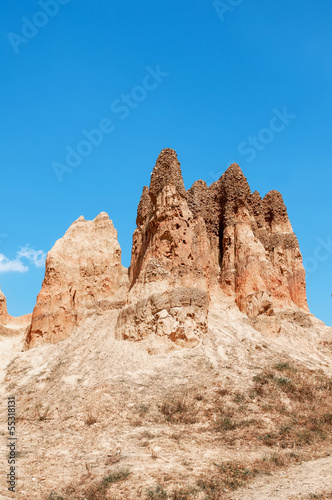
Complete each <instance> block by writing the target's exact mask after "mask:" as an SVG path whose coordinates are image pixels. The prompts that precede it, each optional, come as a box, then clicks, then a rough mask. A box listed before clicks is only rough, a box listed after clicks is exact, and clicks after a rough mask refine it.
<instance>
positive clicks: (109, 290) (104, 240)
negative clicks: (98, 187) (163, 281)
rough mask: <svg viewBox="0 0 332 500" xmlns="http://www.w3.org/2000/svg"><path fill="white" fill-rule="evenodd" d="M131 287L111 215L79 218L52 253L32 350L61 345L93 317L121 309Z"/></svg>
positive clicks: (33, 330)
mask: <svg viewBox="0 0 332 500" xmlns="http://www.w3.org/2000/svg"><path fill="white" fill-rule="evenodd" d="M127 284H128V276H127V270H126V269H125V268H124V267H122V265H121V249H120V245H119V243H118V240H117V232H116V230H115V229H114V226H113V223H112V221H111V220H110V219H109V217H108V215H107V214H106V213H101V214H100V215H98V216H97V217H96V218H95V219H94V220H93V221H86V220H84V218H83V217H80V218H79V219H78V220H77V221H75V222H74V223H73V224H72V225H71V226H70V228H69V229H68V231H67V232H66V234H65V235H64V236H63V238H61V239H60V240H58V241H57V242H56V243H55V245H54V247H53V248H52V250H51V251H50V252H49V253H48V255H47V259H46V270H45V278H44V281H43V285H42V289H41V291H40V293H39V295H38V297H37V303H36V306H35V308H34V310H33V314H32V322H31V326H30V328H29V330H28V332H27V337H26V343H27V346H28V347H33V346H35V345H36V344H39V343H43V342H50V343H57V342H59V341H60V340H63V339H65V338H67V337H68V336H69V335H70V334H71V332H72V330H73V329H74V327H75V326H76V325H78V324H79V323H80V321H81V320H82V319H83V318H85V317H87V316H88V315H89V314H96V313H100V312H102V311H104V310H107V309H116V308H120V307H122V305H123V304H124V297H125V292H126V290H127Z"/></svg>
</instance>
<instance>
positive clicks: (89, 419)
mask: <svg viewBox="0 0 332 500" xmlns="http://www.w3.org/2000/svg"><path fill="white" fill-rule="evenodd" d="M96 422H97V416H96V415H95V413H93V411H92V409H91V408H89V409H88V411H87V414H86V417H85V423H86V425H93V424H95V423H96Z"/></svg>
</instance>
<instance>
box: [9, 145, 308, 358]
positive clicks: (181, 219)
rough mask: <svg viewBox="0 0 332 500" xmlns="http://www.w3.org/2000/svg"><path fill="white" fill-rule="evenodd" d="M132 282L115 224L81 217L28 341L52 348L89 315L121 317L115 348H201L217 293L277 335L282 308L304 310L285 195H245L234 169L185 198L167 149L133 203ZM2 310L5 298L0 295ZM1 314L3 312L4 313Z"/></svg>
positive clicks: (50, 263)
mask: <svg viewBox="0 0 332 500" xmlns="http://www.w3.org/2000/svg"><path fill="white" fill-rule="evenodd" d="M136 224H137V227H136V229H135V232H134V234H133V246H132V256H131V265H130V269H129V281H128V273H127V271H126V270H125V269H124V268H123V267H122V266H121V250H120V247H119V244H118V241H117V233H116V230H115V228H114V226H113V223H112V221H111V220H110V219H109V217H108V215H107V214H106V213H105V212H102V213H101V214H99V215H98V216H97V217H96V218H95V219H94V220H93V221H86V220H85V219H84V217H83V216H81V217H79V218H78V219H77V220H76V221H75V222H74V223H73V224H72V225H71V226H70V228H69V229H68V231H67V232H66V234H65V235H64V237H63V238H61V239H60V240H59V241H57V242H56V244H55V245H54V247H53V249H52V250H51V251H50V252H49V254H48V256H47V260H46V271H45V279H44V282H43V285H42V289H41V292H40V294H39V295H38V298H37V304H36V306H35V308H34V311H33V317H32V324H31V327H30V329H29V332H28V336H27V342H28V344H29V346H33V345H35V344H37V343H39V342H58V341H59V340H62V339H64V338H66V337H68V335H70V333H71V332H72V331H73V329H74V328H75V326H76V325H78V324H79V323H80V322H81V321H82V320H83V319H84V318H86V317H87V315H89V314H96V313H101V312H103V311H105V310H109V309H112V308H113V309H119V315H118V319H117V325H116V337H117V338H118V339H128V340H140V341H144V342H146V343H147V346H148V349H149V351H150V352H160V350H169V349H173V348H178V347H180V346H181V347H183V346H187V347H192V346H194V345H197V344H198V343H199V342H200V341H201V339H202V337H203V336H204V335H205V333H206V332H207V328H208V319H207V318H208V310H209V301H210V299H211V297H218V296H220V294H222V295H223V296H224V297H225V296H227V298H226V301H231V302H232V301H233V302H234V304H237V306H238V307H239V309H240V310H241V311H242V312H243V313H245V314H246V315H247V316H248V318H249V319H250V321H251V323H252V324H253V326H255V328H257V329H258V330H261V331H265V332H268V333H269V334H274V335H276V334H278V332H279V330H280V323H279V319H278V316H277V310H278V308H283V307H300V308H302V309H303V310H306V311H307V310H308V307H307V302H306V290H305V272H304V268H303V265H302V257H301V253H300V250H299V246H298V242H297V239H296V236H295V234H294V232H293V230H292V226H291V224H290V222H289V219H288V214H287V209H286V206H285V204H284V202H283V199H282V196H281V194H280V193H278V192H277V191H271V192H270V193H268V194H267V195H266V196H265V197H264V198H263V199H262V198H261V196H260V194H259V193H258V192H257V191H254V192H253V193H251V190H250V187H249V184H248V181H247V179H246V177H245V176H244V174H243V172H242V170H241V168H240V167H239V165H237V164H236V163H233V164H232V165H231V166H230V167H229V168H228V169H227V170H226V172H225V173H224V174H223V175H222V176H221V177H220V179H219V180H218V181H217V182H214V183H213V184H211V186H207V184H206V183H205V182H204V181H203V180H199V181H196V182H195V183H194V184H193V186H192V187H191V188H190V189H189V190H188V192H186V190H185V187H184V183H183V179H182V173H181V166H180V163H179V161H178V158H177V155H176V153H175V151H174V150H172V149H164V150H163V151H161V153H160V155H159V157H158V159H157V162H156V164H155V167H154V169H153V172H152V175H151V182H150V187H147V186H145V187H144V188H143V191H142V195H141V199H140V202H139V204H138V209H137V218H136ZM0 307H2V310H3V311H5V299H4V298H3V297H2V298H1V295H0ZM0 311H1V309H0Z"/></svg>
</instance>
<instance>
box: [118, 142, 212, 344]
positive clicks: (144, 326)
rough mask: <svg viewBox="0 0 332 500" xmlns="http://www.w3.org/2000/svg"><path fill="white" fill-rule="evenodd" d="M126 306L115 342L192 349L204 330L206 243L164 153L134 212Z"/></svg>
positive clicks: (170, 157) (170, 154)
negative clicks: (146, 341) (162, 343)
mask: <svg viewBox="0 0 332 500" xmlns="http://www.w3.org/2000/svg"><path fill="white" fill-rule="evenodd" d="M136 223H137V229H136V230H135V232H134V235H133V248H132V259H131V266H130V273H129V282H130V290H129V293H128V298H127V302H128V305H127V307H126V308H124V309H123V310H122V311H121V312H120V314H119V318H118V323H117V329H116V336H117V338H119V339H130V340H143V339H145V338H147V337H149V338H150V340H149V341H150V344H152V343H153V342H154V341H155V340H164V341H165V343H166V346H165V347H166V349H167V348H171V347H173V345H174V344H175V345H180V346H194V345H196V344H197V343H198V341H199V339H200V337H201V336H202V335H204V334H205V333H206V332H207V313H208V301H209V298H208V289H209V250H210V244H209V240H208V235H207V231H206V227H205V223H204V220H203V219H202V217H194V215H193V214H192V212H191V211H190V210H189V208H188V203H187V193H186V190H185V187H184V184H183V179H182V174H181V168H180V163H179V161H178V159H177V156H176V153H175V151H173V150H171V149H164V150H163V151H162V152H161V153H160V155H159V157H158V160H157V162H156V165H155V167H154V169H153V172H152V176H151V182H150V187H149V188H147V187H144V189H143V193H142V197H141V200H140V203H139V206H138V212H137V220H136Z"/></svg>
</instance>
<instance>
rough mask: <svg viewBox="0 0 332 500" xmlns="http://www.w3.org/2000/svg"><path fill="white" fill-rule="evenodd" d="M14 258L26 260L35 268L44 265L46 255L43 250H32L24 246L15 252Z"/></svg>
mask: <svg viewBox="0 0 332 500" xmlns="http://www.w3.org/2000/svg"><path fill="white" fill-rule="evenodd" d="M16 258H18V259H22V258H26V259H28V260H29V261H30V262H31V263H32V264H34V265H35V266H36V267H43V265H44V264H45V259H46V253H45V252H43V250H34V249H33V248H30V247H29V246H25V247H22V248H21V250H20V251H19V252H17V256H16Z"/></svg>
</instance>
